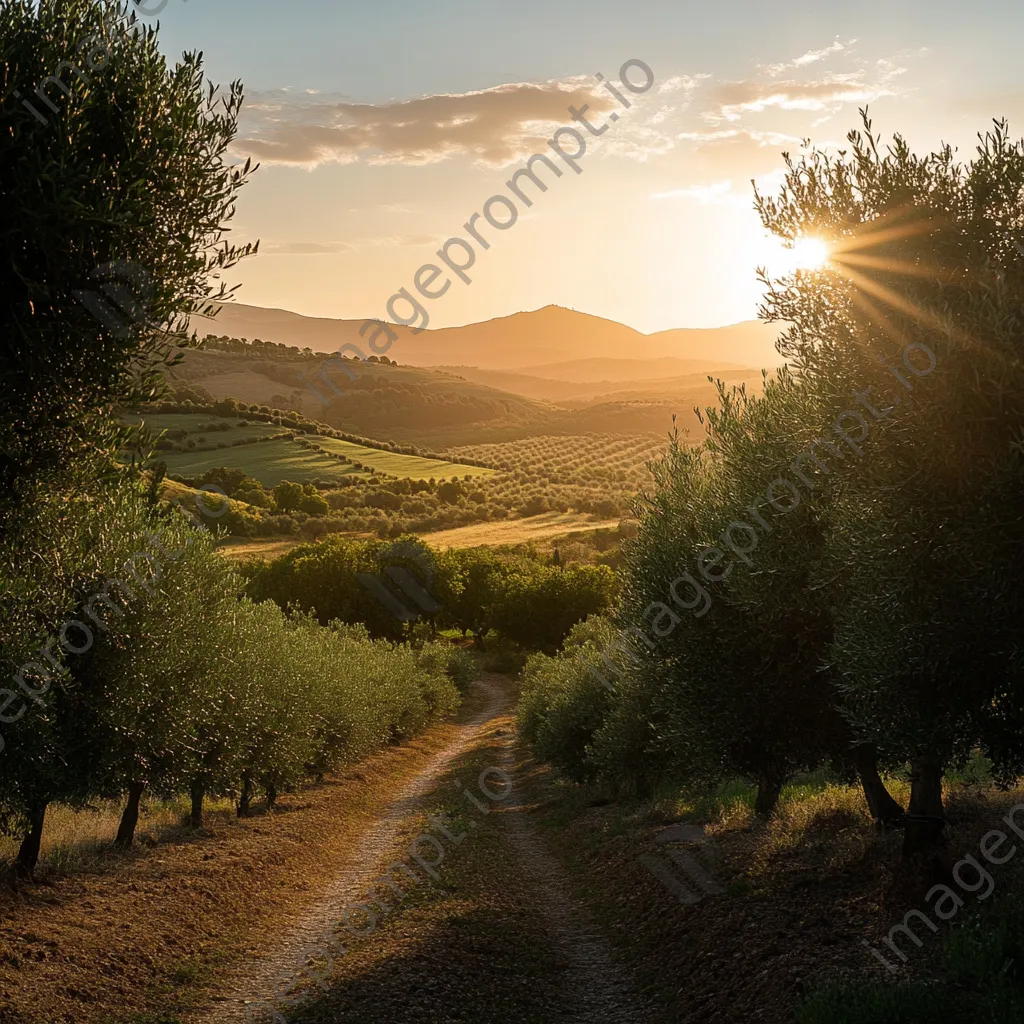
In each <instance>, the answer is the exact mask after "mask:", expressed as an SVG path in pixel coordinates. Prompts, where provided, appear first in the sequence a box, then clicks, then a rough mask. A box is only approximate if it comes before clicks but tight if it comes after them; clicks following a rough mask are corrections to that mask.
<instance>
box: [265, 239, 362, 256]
mask: <svg viewBox="0 0 1024 1024" xmlns="http://www.w3.org/2000/svg"><path fill="white" fill-rule="evenodd" d="M355 250H356V246H354V245H353V244H352V243H351V242H266V241H261V242H260V255H262V256H333V255H336V254H337V253H340V252H355Z"/></svg>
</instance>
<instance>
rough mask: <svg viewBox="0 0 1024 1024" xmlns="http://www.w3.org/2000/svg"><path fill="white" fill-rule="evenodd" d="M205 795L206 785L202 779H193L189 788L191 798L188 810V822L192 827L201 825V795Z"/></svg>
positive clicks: (200, 826)
mask: <svg viewBox="0 0 1024 1024" xmlns="http://www.w3.org/2000/svg"><path fill="white" fill-rule="evenodd" d="M205 795H206V786H205V784H204V782H203V780H202V779H193V780H192V786H191V788H190V789H189V796H190V797H191V799H192V809H191V811H190V812H189V816H188V823H189V824H190V825H191V826H192V827H193V828H202V827H203V797H204V796H205Z"/></svg>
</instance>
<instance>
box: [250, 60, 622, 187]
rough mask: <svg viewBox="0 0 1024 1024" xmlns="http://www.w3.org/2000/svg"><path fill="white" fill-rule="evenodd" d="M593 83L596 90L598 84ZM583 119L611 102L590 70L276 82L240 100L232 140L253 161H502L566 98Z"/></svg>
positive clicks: (525, 144) (537, 136) (562, 115)
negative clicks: (290, 87) (353, 97)
mask: <svg viewBox="0 0 1024 1024" xmlns="http://www.w3.org/2000/svg"><path fill="white" fill-rule="evenodd" d="M598 90H599V91H598ZM584 105H586V107H587V108H588V109H587V111H586V116H587V117H588V118H589V119H590V120H591V123H593V124H595V125H596V124H599V123H601V122H602V120H603V119H602V118H601V116H600V115H602V114H604V113H606V112H609V111H611V110H613V109H616V108H617V107H618V104H617V103H616V102H615V101H614V100H613V99H612V97H611V96H610V95H609V94H608V93H607V92H605V91H604V90H603V89H600V87H599V86H597V85H596V83H594V82H593V81H592V80H590V79H584V78H573V79H568V80H566V81H561V82H560V81H550V82H542V83H513V84H508V85H498V86H494V87H493V88H489V89H482V90H479V91H476V92H468V93H460V94H439V95H434V96H423V97H419V98H417V99H412V100H405V101H401V102H394V103H383V104H368V103H351V102H331V101H326V102H325V101H323V100H322V98H320V97H310V96H309V95H308V94H304V95H302V96H297V97H296V96H292V95H291V94H290V93H287V92H286V91H284V90H282V91H280V92H278V93H274V94H261V95H260V96H258V97H256V101H255V102H253V103H251V104H249V105H248V106H247V107H246V108H243V111H244V116H245V119H246V120H245V123H244V125H243V136H242V137H241V138H240V139H239V140H238V141H236V143H235V145H234V148H235V149H236V150H237V151H238V152H240V153H242V154H245V155H247V156H252V157H254V158H255V159H258V160H260V161H262V162H263V163H278V164H290V165H293V166H299V167H307V168H311V167H316V166H317V165H319V164H323V163H328V162H337V163H351V162H354V161H356V160H360V159H365V160H367V161H369V162H371V163H398V162H402V163H409V164H427V163H434V162H436V161H439V160H444V159H445V158H447V157H450V156H453V155H456V154H468V155H471V156H473V157H476V158H477V159H478V160H480V161H481V162H484V163H487V164H492V165H504V164H509V163H512V162H514V161H515V160H517V159H519V158H520V157H522V156H526V155H529V154H530V153H534V152H540V151H541V150H543V149H545V148H546V146H547V139H548V138H550V136H551V133H552V132H553V131H554V130H555V128H556V127H557V126H559V125H564V124H567V123H569V122H570V120H571V118H570V115H569V107H570V106H574V107H576V108H577V110H583V108H584Z"/></svg>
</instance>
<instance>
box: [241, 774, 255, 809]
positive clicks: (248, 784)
mask: <svg viewBox="0 0 1024 1024" xmlns="http://www.w3.org/2000/svg"><path fill="white" fill-rule="evenodd" d="M251 803H252V779H251V778H250V777H249V776H248V775H246V776H245V778H243V779H242V792H241V793H239V795H238V817H240V818H247V817H249V805H250V804H251Z"/></svg>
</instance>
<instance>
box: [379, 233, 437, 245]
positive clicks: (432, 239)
mask: <svg viewBox="0 0 1024 1024" xmlns="http://www.w3.org/2000/svg"><path fill="white" fill-rule="evenodd" d="M442 242H444V238H443V237H442V236H441V235H384V236H382V237H381V238H368V239H366V241H365V244H366V245H373V246H378V247H380V248H408V247H414V246H419V245H441V243H442Z"/></svg>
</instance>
